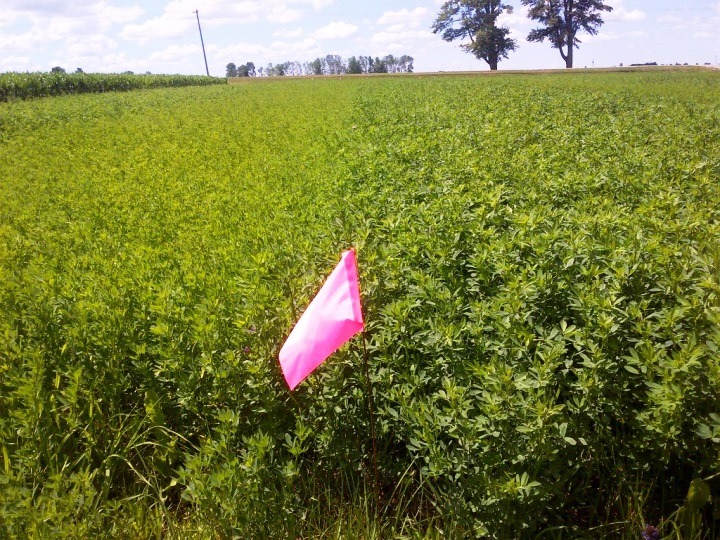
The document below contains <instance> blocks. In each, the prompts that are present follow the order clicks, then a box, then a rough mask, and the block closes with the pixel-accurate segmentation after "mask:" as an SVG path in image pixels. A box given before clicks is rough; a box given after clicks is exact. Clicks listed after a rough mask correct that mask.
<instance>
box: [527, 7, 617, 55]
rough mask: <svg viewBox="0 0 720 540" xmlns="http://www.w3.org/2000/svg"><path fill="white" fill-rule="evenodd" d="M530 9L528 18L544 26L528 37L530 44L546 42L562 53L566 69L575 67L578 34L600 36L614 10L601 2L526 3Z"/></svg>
mask: <svg viewBox="0 0 720 540" xmlns="http://www.w3.org/2000/svg"><path fill="white" fill-rule="evenodd" d="M522 3H523V5H524V6H530V10H529V12H528V17H530V18H531V19H533V20H536V21H538V22H539V23H540V24H541V25H542V26H541V27H540V28H536V29H535V30H532V31H531V32H530V34H528V37H527V39H528V41H537V42H541V41H545V39H546V38H547V39H548V40H549V41H550V43H551V44H552V46H553V47H554V48H556V49H558V50H559V51H560V56H562V58H563V60H565V67H567V68H571V67H573V50H574V49H576V48H578V44H579V43H580V40H579V39H578V38H577V34H578V32H581V31H585V32H587V33H588V34H590V35H591V36H594V35H595V34H597V33H598V28H600V26H601V25H602V24H603V20H602V17H601V16H600V14H601V12H603V11H612V8H611V7H610V6H608V5H607V4H604V3H603V2H602V1H601V0H522Z"/></svg>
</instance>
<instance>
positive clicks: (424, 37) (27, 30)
mask: <svg viewBox="0 0 720 540" xmlns="http://www.w3.org/2000/svg"><path fill="white" fill-rule="evenodd" d="M606 2H607V3H608V4H609V5H611V6H613V7H614V11H613V12H612V13H609V14H605V20H606V23H605V25H604V26H603V27H602V28H601V29H600V33H599V35H597V36H581V40H582V41H583V43H582V45H581V46H580V49H579V50H578V51H576V53H575V66H576V67H585V66H587V67H591V66H593V65H594V66H595V67H609V66H617V65H619V64H620V63H623V64H625V65H627V64H631V63H638V62H651V61H654V62H658V63H664V64H667V63H676V62H680V63H684V62H688V63H690V64H695V63H700V64H704V63H706V62H710V63H712V64H717V62H718V56H720V31H719V30H718V29H719V28H720V0H684V1H682V2H678V1H677V0H606ZM442 3H443V2H442V0H383V1H364V2H362V1H357V0H240V1H233V0H155V1H152V2H141V1H138V0H73V1H72V2H69V1H67V0H3V9H2V11H1V12H0V72H2V71H48V70H49V69H50V68H51V67H53V66H57V65H59V66H62V67H64V68H65V69H67V70H68V71H71V70H72V71H74V70H75V68H78V67H81V68H82V69H83V70H85V71H101V72H119V71H126V70H131V71H135V72H137V73H142V72H145V71H151V72H153V73H197V74H203V73H204V71H205V66H204V63H203V58H202V50H201V48H200V38H199V35H198V28H197V21H196V19H195V14H194V11H195V10H196V9H197V10H199V13H200V20H201V23H202V29H203V35H204V38H205V45H206V48H207V55H208V63H209V64H210V73H211V75H218V76H222V75H224V74H225V66H226V65H227V63H228V62H234V63H236V64H240V63H245V62H247V61H252V62H254V63H255V64H256V66H265V65H267V64H268V63H270V62H272V63H279V62H284V61H289V60H297V61H300V62H304V61H310V60H313V59H314V58H316V57H317V56H324V55H326V54H339V55H341V56H343V57H345V58H347V57H349V56H351V55H372V56H384V55H386V54H394V55H401V54H409V55H410V56H413V57H414V58H415V70H416V71H443V70H444V71H455V70H485V69H487V65H486V64H485V63H484V62H482V61H479V60H476V59H475V58H474V57H472V56H471V55H469V54H467V53H465V52H463V51H461V50H460V49H459V47H458V45H459V43H446V42H444V41H443V40H442V39H441V38H440V37H439V36H436V35H434V34H433V33H432V32H431V31H430V25H431V24H432V21H433V20H434V17H435V16H436V14H437V12H438V10H439V8H440V6H441V5H442ZM509 3H511V4H512V5H513V6H514V7H515V11H514V13H513V14H512V15H507V16H504V17H503V21H502V22H503V23H504V24H505V25H507V26H508V27H509V28H510V29H511V34H512V36H513V37H515V38H517V40H518V44H519V48H518V50H517V51H516V52H514V53H512V54H511V56H510V58H509V59H508V60H505V61H503V62H501V63H500V69H550V68H562V67H564V63H563V61H562V59H561V58H560V55H559V54H558V51H557V50H555V49H552V48H551V47H550V45H549V44H547V43H542V44H537V43H529V42H527V41H526V40H525V37H526V36H527V34H528V32H529V31H530V30H531V29H532V28H533V27H534V26H535V25H534V23H533V22H532V21H530V20H529V19H527V17H526V16H525V11H524V9H523V8H522V7H521V6H520V1H519V0H509ZM678 6H680V7H678Z"/></svg>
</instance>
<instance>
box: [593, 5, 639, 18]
mask: <svg viewBox="0 0 720 540" xmlns="http://www.w3.org/2000/svg"><path fill="white" fill-rule="evenodd" d="M602 17H603V19H604V20H605V21H606V22H610V21H616V22H638V21H644V20H645V19H647V13H645V12H644V11H641V10H639V9H632V10H627V9H625V8H624V7H622V6H619V7H616V8H615V9H613V10H612V11H610V12H609V13H604V14H603V16H602Z"/></svg>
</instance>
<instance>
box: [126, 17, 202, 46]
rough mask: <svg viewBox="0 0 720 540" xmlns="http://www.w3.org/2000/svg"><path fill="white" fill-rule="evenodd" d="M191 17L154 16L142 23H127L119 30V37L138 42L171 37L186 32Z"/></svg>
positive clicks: (188, 28)
mask: <svg viewBox="0 0 720 540" xmlns="http://www.w3.org/2000/svg"><path fill="white" fill-rule="evenodd" d="M193 22H194V21H193V20H192V19H189V18H188V19H186V20H182V19H176V18H172V17H155V18H154V19H150V20H147V21H145V22H144V23H142V24H128V25H127V26H125V28H123V30H122V32H120V37H121V38H123V39H127V40H130V41H137V42H138V43H140V44H144V43H147V42H148V41H150V40H154V39H157V38H172V37H179V36H182V35H184V34H186V33H187V32H188V31H189V30H190V28H191V27H192V24H193Z"/></svg>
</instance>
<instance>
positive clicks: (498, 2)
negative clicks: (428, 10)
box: [432, 0, 517, 71]
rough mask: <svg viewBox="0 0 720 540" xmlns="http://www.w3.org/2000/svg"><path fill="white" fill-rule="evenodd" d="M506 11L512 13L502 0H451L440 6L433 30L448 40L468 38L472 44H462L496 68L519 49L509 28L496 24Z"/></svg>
mask: <svg viewBox="0 0 720 540" xmlns="http://www.w3.org/2000/svg"><path fill="white" fill-rule="evenodd" d="M504 12H507V13H511V12H512V6H510V5H508V4H505V3H503V2H502V0H451V1H449V2H445V3H444V4H443V5H442V7H441V8H440V13H438V16H437V18H436V19H435V22H434V23H433V25H432V30H433V33H435V34H438V33H441V34H442V38H443V39H444V40H445V41H455V40H456V39H465V38H468V39H469V40H470V43H464V44H463V45H461V47H462V48H463V49H464V50H465V51H467V52H469V53H472V54H473V55H474V56H475V58H477V59H479V60H485V62H487V63H488V65H489V66H490V69H491V70H493V71H494V70H496V69H497V66H498V62H499V61H500V60H502V59H503V58H507V57H508V54H509V53H510V52H512V51H514V50H515V49H516V48H517V42H516V41H515V40H514V39H511V38H509V37H508V35H509V34H510V30H509V29H508V28H506V27H502V26H498V25H497V19H498V17H499V16H500V15H502V14H503V13H504Z"/></svg>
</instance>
